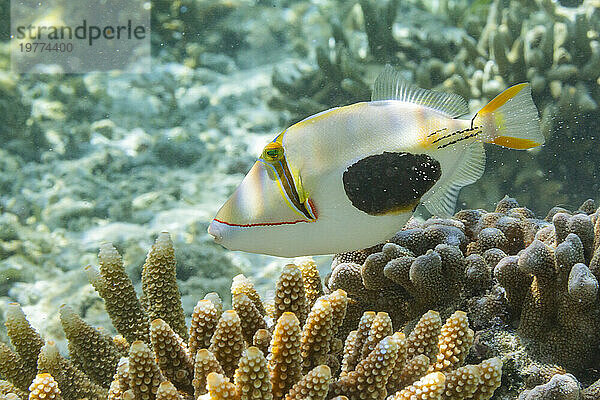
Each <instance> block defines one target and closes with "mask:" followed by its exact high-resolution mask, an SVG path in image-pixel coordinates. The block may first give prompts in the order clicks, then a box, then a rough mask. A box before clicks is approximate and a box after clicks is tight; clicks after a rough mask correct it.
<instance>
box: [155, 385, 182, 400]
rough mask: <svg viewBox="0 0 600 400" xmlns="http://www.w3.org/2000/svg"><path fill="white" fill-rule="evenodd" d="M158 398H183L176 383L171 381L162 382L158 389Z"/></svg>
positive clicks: (171, 399) (179, 399) (159, 399)
mask: <svg viewBox="0 0 600 400" xmlns="http://www.w3.org/2000/svg"><path fill="white" fill-rule="evenodd" d="M156 400H183V396H182V395H181V394H180V393H179V392H178V391H177V388H176V387H175V385H173V384H172V383H171V382H169V381H165V382H162V383H161V384H160V385H159V386H158V390H157V391H156Z"/></svg>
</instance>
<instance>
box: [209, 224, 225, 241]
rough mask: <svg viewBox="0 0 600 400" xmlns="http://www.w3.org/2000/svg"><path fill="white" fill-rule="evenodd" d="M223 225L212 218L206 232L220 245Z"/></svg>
mask: <svg viewBox="0 0 600 400" xmlns="http://www.w3.org/2000/svg"><path fill="white" fill-rule="evenodd" d="M223 233H224V232H223V226H222V224H221V223H220V222H218V221H215V220H214V219H213V220H212V222H211V223H210V225H209V226H208V234H209V235H210V236H212V237H213V240H214V241H215V243H217V244H220V245H222V244H223Z"/></svg>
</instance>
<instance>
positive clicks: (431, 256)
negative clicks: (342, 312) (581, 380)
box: [325, 197, 600, 376]
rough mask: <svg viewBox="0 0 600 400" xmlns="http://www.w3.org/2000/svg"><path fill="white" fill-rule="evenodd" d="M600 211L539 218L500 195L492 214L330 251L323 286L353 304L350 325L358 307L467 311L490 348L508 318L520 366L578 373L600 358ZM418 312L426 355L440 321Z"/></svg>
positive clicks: (404, 316)
mask: <svg viewBox="0 0 600 400" xmlns="http://www.w3.org/2000/svg"><path fill="white" fill-rule="evenodd" d="M599 213H600V212H599V211H597V210H595V206H594V203H593V202H591V201H586V202H585V203H584V204H582V205H581V206H580V207H579V209H578V210H576V211H574V212H569V211H567V210H566V209H552V210H551V211H550V212H549V214H548V216H547V217H546V218H545V219H537V218H535V217H534V214H533V213H532V212H531V211H530V210H528V209H526V208H524V207H520V206H519V205H518V203H517V202H516V201H515V200H514V199H511V198H508V197H506V198H504V199H503V200H502V201H500V202H499V203H498V205H497V207H496V209H495V210H494V212H486V211H484V210H464V211H460V212H458V213H457V214H456V215H455V216H454V217H453V218H451V219H447V220H442V219H438V218H431V219H429V220H427V221H425V222H418V221H416V220H413V221H409V223H408V224H407V225H406V227H405V228H404V229H403V230H402V231H400V232H398V233H397V234H396V235H395V236H394V237H392V238H391V239H390V240H389V241H388V242H387V243H385V244H383V245H380V246H375V247H373V248H371V249H366V250H361V251H357V252H350V253H343V254H338V255H336V256H334V259H333V262H332V264H331V269H332V272H331V274H330V275H329V276H328V277H327V278H326V282H325V283H326V292H327V293H329V292H330V291H332V290H339V289H343V290H345V291H346V292H347V294H348V297H349V300H350V303H349V304H352V308H353V309H355V310H357V311H358V312H355V311H353V312H348V314H347V318H346V321H345V324H348V325H349V326H357V325H358V326H360V325H361V323H362V320H361V319H360V318H361V312H363V311H366V310H374V311H378V312H386V313H387V314H388V315H389V318H391V320H392V321H393V323H394V326H399V325H402V324H406V323H408V322H410V321H411V320H413V319H414V318H416V317H417V316H418V315H419V314H421V313H423V312H425V311H426V310H427V309H433V310H437V311H439V312H440V313H442V315H444V316H447V315H449V314H450V313H452V312H454V311H455V310H460V309H464V310H468V312H469V320H470V323H471V325H472V326H473V327H474V328H475V329H477V330H481V329H484V332H488V333H490V334H491V332H497V333H498V335H497V336H495V338H493V339H482V337H479V340H481V343H480V344H479V347H481V346H483V347H484V348H486V347H492V348H495V349H496V351H498V349H499V348H501V347H502V346H500V345H499V343H501V342H502V341H503V340H505V339H502V335H503V334H504V333H502V334H500V333H501V332H505V331H504V329H507V328H508V327H510V326H515V327H516V332H517V333H518V335H519V340H522V341H523V345H524V346H525V347H526V348H527V357H530V359H529V361H527V362H525V364H523V365H524V366H525V365H526V364H528V363H531V360H535V362H541V363H555V364H558V365H560V366H562V367H564V368H565V369H566V370H567V371H569V372H571V373H582V372H583V371H586V370H587V369H589V368H590V367H593V366H594V365H598V363H599V362H600V359H599V358H598V355H599V354H600V353H599V352H598V350H599V349H600V336H599V335H598V331H599V329H600V300H599V299H598V280H599V278H600V275H599V274H598V271H599V270H600V269H599V268H598V261H599V260H600V255H599V254H600V250H598V249H599V248H600V247H599V245H600V241H599V240H598V232H599V230H598V226H599V225H598V215H599ZM349 310H350V306H349ZM365 315H367V314H365ZM373 317H374V314H371V315H370V316H368V318H373ZM425 317H428V319H427V323H426V324H424V325H422V326H419V325H417V326H416V327H415V331H414V332H419V336H420V338H421V339H420V340H421V343H420V345H419V346H420V347H421V348H423V349H426V350H425V351H424V353H426V354H427V355H428V356H429V357H431V351H432V350H431V349H432V347H431V346H432V343H431V341H429V342H428V340H429V338H431V334H430V333H428V332H429V329H430V327H431V329H436V328H437V326H438V325H439V323H440V322H439V319H436V318H435V317H434V316H433V315H431V314H429V313H428V314H425ZM362 318H363V319H364V318H365V317H364V316H363V317H362ZM358 332H359V333H360V332H361V330H360V329H359V331H358ZM491 336H493V334H491ZM408 351H409V353H411V352H412V351H413V350H412V349H411V348H410V347H409V349H408ZM411 354H412V353H411ZM496 354H497V353H496ZM349 362H352V360H349ZM519 362H521V363H522V362H523V360H520V361H519ZM584 376H585V373H584Z"/></svg>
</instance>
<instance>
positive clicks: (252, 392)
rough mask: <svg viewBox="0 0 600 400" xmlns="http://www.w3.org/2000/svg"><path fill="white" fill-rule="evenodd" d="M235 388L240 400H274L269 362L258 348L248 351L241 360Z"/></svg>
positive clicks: (236, 372) (236, 374)
mask: <svg viewBox="0 0 600 400" xmlns="http://www.w3.org/2000/svg"><path fill="white" fill-rule="evenodd" d="M235 386H236V390H237V395H238V397H239V399H240V400H271V399H273V390H272V386H271V381H270V380H269V370H268V368H267V360H265V356H264V354H263V353H262V351H260V350H259V349H258V348H257V347H249V348H248V349H246V351H245V353H244V355H243V356H242V358H241V359H240V363H239V365H238V368H237V369H236V371H235Z"/></svg>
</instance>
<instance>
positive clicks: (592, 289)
mask: <svg viewBox="0 0 600 400" xmlns="http://www.w3.org/2000/svg"><path fill="white" fill-rule="evenodd" d="M598 217H599V211H598V210H596V209H595V205H594V203H593V202H591V201H587V202H586V203H584V204H582V205H581V207H579V209H578V210H576V211H575V212H570V211H568V210H566V209H564V208H560V209H559V208H555V209H552V210H551V211H550V212H549V213H548V215H547V216H546V218H545V219H537V218H535V217H534V215H533V213H532V212H531V211H530V210H528V209H526V208H524V207H520V206H519V204H518V203H517V202H516V201H515V200H514V199H511V198H508V197H506V198H504V199H503V200H502V201H500V202H499V203H498V204H497V206H496V209H495V210H494V211H493V212H486V211H484V210H464V211H460V212H458V213H457V214H456V215H455V216H454V217H452V218H450V219H439V218H431V219H429V220H427V221H424V222H418V221H416V220H411V221H409V223H408V224H407V225H406V226H405V228H404V229H403V230H401V231H399V232H398V233H397V234H396V235H395V236H394V237H393V238H391V239H390V241H389V242H387V243H385V244H381V245H378V246H374V247H373V248H370V249H365V250H361V251H357V252H350V253H344V254H338V255H336V256H335V257H334V259H333V261H332V264H331V267H332V272H331V274H330V275H328V276H327V277H326V279H325V286H324V288H323V287H322V286H321V284H320V282H321V279H320V277H319V273H318V270H317V268H316V265H315V264H314V262H312V261H310V260H309V259H303V260H301V261H300V262H299V263H298V265H296V264H288V265H286V266H285V267H284V268H283V270H282V271H281V274H280V276H279V279H278V281H277V284H276V288H275V292H274V302H273V303H272V304H273V306H269V302H266V301H263V300H262V298H261V296H260V294H259V293H258V291H257V289H256V287H255V286H254V284H253V282H252V281H251V280H250V279H248V278H247V277H245V276H244V275H238V276H236V277H234V279H233V281H232V284H231V296H232V298H231V305H232V309H229V310H223V301H222V300H221V299H220V298H219V296H218V295H216V294H215V293H208V294H206V296H205V298H204V299H202V300H199V301H198V303H197V304H196V307H195V308H194V312H193V314H192V316H191V320H190V324H189V327H188V325H186V324H185V322H183V323H184V325H183V328H182V327H181V321H185V320H184V319H183V320H182V316H183V315H184V314H183V312H182V311H181V303H180V302H178V299H175V298H174V297H177V298H179V297H180V295H179V289H178V286H177V282H176V280H175V279H174V277H175V272H176V265H177V263H176V260H175V258H174V252H173V243H172V241H171V239H170V237H169V235H168V234H167V233H166V232H165V233H161V234H160V235H159V236H158V238H157V240H156V244H155V246H153V248H152V249H151V250H150V251H149V253H148V256H147V258H146V263H145V265H144V268H143V270H142V274H149V273H151V274H152V277H146V278H142V296H141V299H140V298H138V296H137V294H136V293H135V290H134V289H133V285H132V283H131V280H130V278H129V277H128V275H127V274H125V272H124V269H123V261H122V259H121V256H120V255H119V253H118V251H117V250H116V249H115V248H114V247H113V246H112V245H110V244H105V245H103V246H102V247H101V249H100V251H99V254H98V260H99V264H100V268H94V267H87V268H86V270H87V275H88V277H89V278H90V281H91V282H92V283H93V284H94V287H95V288H96V290H97V291H98V293H99V294H100V295H101V297H102V298H103V299H104V303H105V307H106V310H107V312H108V313H109V315H110V316H111V319H112V320H113V324H114V326H115V328H116V329H117V332H118V333H119V335H117V336H115V337H111V336H110V335H108V334H107V333H106V332H104V331H103V330H101V329H97V328H93V327H92V326H90V325H89V324H88V323H86V322H85V321H84V320H83V319H82V318H81V317H80V316H79V315H78V314H77V313H75V311H74V310H73V309H72V308H71V307H69V306H68V305H64V306H62V307H61V309H60V315H61V322H62V325H63V329H64V331H65V335H66V337H67V339H68V341H69V345H68V348H69V357H68V358H67V357H64V356H62V355H61V354H60V352H59V350H58V348H57V346H56V345H55V344H54V343H53V342H52V341H50V340H48V341H44V340H43V339H42V338H41V336H40V335H39V334H38V333H37V331H36V330H35V329H34V328H33V327H32V326H31V324H30V323H29V322H28V321H27V319H26V317H25V314H24V313H23V311H22V310H21V308H20V307H19V305H18V304H12V305H11V306H10V307H9V308H8V309H7V312H6V316H5V318H6V325H7V331H8V336H9V337H10V340H11V343H12V345H13V346H14V349H13V348H11V347H10V346H9V345H7V344H0V374H2V377H3V378H4V379H7V381H5V382H4V383H3V386H2V388H3V389H2V390H3V393H6V394H8V393H12V395H11V396H16V398H21V399H24V398H26V397H27V396H30V397H31V398H37V397H35V396H39V395H38V393H41V391H44V393H48V396H50V397H52V398H63V399H65V400H75V399H79V398H83V397H85V398H88V399H90V400H94V399H105V398H109V399H115V400H117V399H121V400H127V399H131V400H138V399H149V400H154V399H182V400H183V399H186V398H191V397H192V396H193V397H194V398H196V399H209V398H210V399H226V398H231V399H239V400H242V399H275V400H277V399H286V400H294V399H298V400H299V399H305V398H312V399H332V398H338V399H342V398H347V399H350V400H352V399H364V398H372V399H385V398H388V396H389V398H390V399H414V398H420V399H440V400H441V399H457V400H458V399H464V398H473V399H490V398H492V396H493V395H494V396H496V398H502V399H504V398H509V397H511V396H512V397H513V398H514V397H515V396H517V395H518V396H520V399H524V400H533V399H547V398H560V399H563V398H564V399H565V400H567V399H571V398H573V399H575V398H584V399H586V400H587V399H593V398H594V396H597V392H598V389H597V388H598V383H597V382H596V383H594V384H591V385H590V384H589V382H591V381H592V380H593V379H598V376H597V373H595V372H594V371H593V369H592V368H591V367H593V366H594V365H597V364H596V363H597V362H598V358H597V356H598V354H599V353H598V349H599V348H600V343H599V341H600V338H598V335H597V332H598V328H599V327H600V321H599V320H598V315H599V314H600V312H599V300H598V277H597V274H598V271H599V270H600V267H599V266H598V261H599V260H600V255H599V254H600V240H599V237H600V236H599V232H600V230H599V227H600V222H599V218H598ZM150 271H152V272H150ZM157 277H161V279H162V280H158V279H157ZM144 279H146V283H144V282H143V280H144ZM161 282H163V283H164V284H159V283H161ZM109 289H110V290H109ZM157 310H162V311H160V312H161V313H162V314H160V315H162V316H164V317H165V318H167V319H169V320H170V321H172V322H173V325H174V326H176V327H177V326H179V328H178V329H179V330H180V331H181V330H182V329H184V333H185V336H182V335H180V334H179V333H178V331H177V330H176V329H175V328H173V327H172V326H171V324H170V323H169V322H168V321H167V320H166V319H163V318H159V317H158V314H156V315H153V317H154V318H153V319H152V321H151V322H150V318H149V317H148V316H149V315H152V314H151V313H153V312H157ZM462 310H464V311H462ZM465 311H466V312H465ZM512 327H514V329H513V328H512ZM582 337H585V340H579V339H580V338H582ZM525 378H526V379H525ZM581 382H586V383H587V385H582V383H581ZM585 386H587V387H585ZM523 390H524V391H523ZM519 393H520V394H519ZM5 396H6V395H5ZM556 396H562V397H556Z"/></svg>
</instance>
